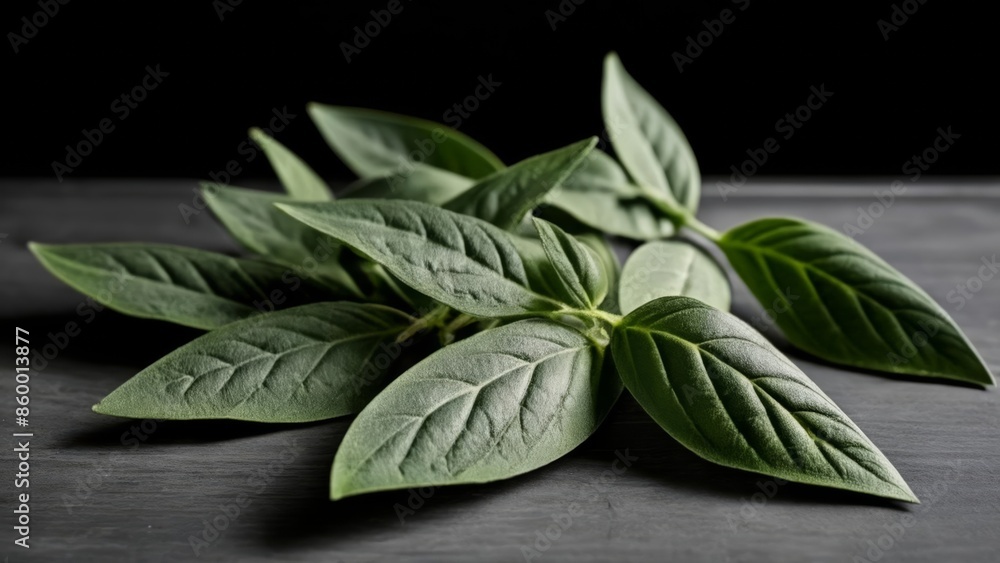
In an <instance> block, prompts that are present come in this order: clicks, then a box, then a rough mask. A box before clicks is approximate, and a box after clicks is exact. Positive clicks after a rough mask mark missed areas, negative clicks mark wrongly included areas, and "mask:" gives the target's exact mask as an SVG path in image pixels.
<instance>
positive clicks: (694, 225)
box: [684, 216, 722, 242]
mask: <svg viewBox="0 0 1000 563" xmlns="http://www.w3.org/2000/svg"><path fill="white" fill-rule="evenodd" d="M684 226H686V227H687V228H689V229H691V230H692V231H694V232H696V233H698V234H699V235H701V236H703V237H705V238H707V239H708V240H710V241H713V242H719V239H720V238H722V234H721V233H719V231H717V230H715V229H713V228H712V227H709V226H708V225H706V224H705V223H702V222H701V221H699V220H698V219H697V218H695V217H691V216H689V217H688V220H687V222H686V223H685V225H684Z"/></svg>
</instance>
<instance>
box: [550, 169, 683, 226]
mask: <svg viewBox="0 0 1000 563" xmlns="http://www.w3.org/2000/svg"><path fill="white" fill-rule="evenodd" d="M547 201H548V203H550V204H551V205H554V206H556V207H558V208H559V209H562V210H563V211H565V212H566V213H569V214H570V215H571V216H572V217H573V218H575V219H576V220H577V221H580V222H581V223H583V224H585V225H588V226H589V227H591V228H594V229H598V230H600V231H603V232H605V233H608V234H611V235H618V236H623V237H628V238H633V239H639V240H655V239H660V238H666V237H669V236H671V235H673V234H674V224H673V223H672V222H671V221H670V218H669V217H667V216H666V215H664V214H663V212H662V211H660V210H659V209H658V208H657V207H656V205H655V204H653V203H652V202H651V201H650V200H649V199H648V198H647V197H646V196H645V195H644V194H643V191H642V189H641V188H640V187H639V186H636V185H635V184H633V183H632V182H631V181H630V180H629V179H628V176H627V175H626V174H625V171H624V170H622V169H621V166H619V165H618V163H617V162H615V160H614V159H613V158H611V157H610V156H608V155H607V154H605V153H603V152H601V151H600V150H598V149H594V151H592V152H591V153H590V154H589V155H587V158H586V160H584V162H583V164H581V165H580V167H579V168H577V169H576V171H575V172H573V174H572V175H570V177H569V178H567V179H566V181H564V182H563V183H562V185H561V186H560V187H559V188H557V189H556V190H554V191H553V192H551V193H550V194H549V197H548V200H547Z"/></svg>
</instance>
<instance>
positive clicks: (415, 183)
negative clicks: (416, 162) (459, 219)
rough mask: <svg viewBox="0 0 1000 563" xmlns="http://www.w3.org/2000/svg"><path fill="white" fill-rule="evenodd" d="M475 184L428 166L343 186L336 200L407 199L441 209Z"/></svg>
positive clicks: (473, 181) (363, 179)
mask: <svg viewBox="0 0 1000 563" xmlns="http://www.w3.org/2000/svg"><path fill="white" fill-rule="evenodd" d="M475 183H476V181H475V180H473V179H472V178H466V177H465V176H459V175H458V174H455V173H453V172H448V171H447V170H442V169H440V168H434V167H432V166H422V165H421V166H417V167H416V168H414V169H413V171H411V172H409V173H405V174H397V175H394V176H383V177H379V178H361V179H360V180H357V181H355V182H353V183H351V185H349V186H347V189H346V190H345V191H344V193H343V194H341V195H340V197H344V198H361V199H411V200H414V201H422V202H424V203H432V204H434V205H443V204H444V203H445V202H447V201H450V200H452V199H454V198H456V197H458V195H459V194H461V193H462V192H464V191H465V190H467V189H469V188H471V187H472V186H473V185H474V184H475Z"/></svg>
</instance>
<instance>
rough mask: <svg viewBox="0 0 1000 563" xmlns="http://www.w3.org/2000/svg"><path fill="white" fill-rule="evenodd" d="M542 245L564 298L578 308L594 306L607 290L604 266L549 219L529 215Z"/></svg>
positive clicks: (581, 244)
mask: <svg viewBox="0 0 1000 563" xmlns="http://www.w3.org/2000/svg"><path fill="white" fill-rule="evenodd" d="M532 219H533V221H534V223H535V228H536V229H537V230H538V236H539V238H540V239H541V242H542V249H543V250H544V251H545V255H546V256H547V257H548V260H549V263H550V264H552V267H553V268H554V269H555V272H556V274H557V275H558V278H559V281H560V287H561V291H560V293H559V294H560V296H562V297H563V301H565V302H566V303H569V304H571V305H574V306H576V307H577V308H581V309H596V308H597V307H598V306H599V305H600V304H601V302H602V301H604V297H605V296H606V295H607V294H608V279H607V278H606V277H605V273H604V266H603V265H602V264H601V263H600V260H599V259H598V258H597V256H595V255H594V252H593V251H591V250H590V249H589V248H588V247H587V246H586V245H585V244H583V243H582V242H580V241H578V240H576V239H574V238H573V237H572V236H571V235H568V234H566V233H565V232H564V231H563V230H562V229H560V228H559V227H556V226H555V225H553V224H552V223H549V222H548V221H543V220H541V219H538V218H532Z"/></svg>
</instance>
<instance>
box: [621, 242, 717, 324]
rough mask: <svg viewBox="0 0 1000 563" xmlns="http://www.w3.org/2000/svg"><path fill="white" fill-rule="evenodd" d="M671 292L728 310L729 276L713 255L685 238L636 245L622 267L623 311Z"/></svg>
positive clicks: (631, 309) (628, 311)
mask: <svg viewBox="0 0 1000 563" xmlns="http://www.w3.org/2000/svg"><path fill="white" fill-rule="evenodd" d="M671 295H683V296H686V297H693V298H695V299H697V300H699V301H702V302H704V303H707V304H709V305H711V306H713V307H715V308H717V309H722V310H723V311H728V310H729V300H730V291H729V279H728V278H727V277H726V273H725V272H724V271H723V270H722V268H720V267H719V264H718V263H717V262H716V261H715V259H714V258H712V257H711V256H709V255H708V253H706V252H705V251H703V250H702V249H700V248H698V247H697V246H695V245H693V244H691V243H689V242H686V241H682V240H674V241H655V242H647V243H646V244H644V245H642V246H640V247H639V248H637V249H635V251H633V252H632V255H631V256H629V258H628V260H627V261H626V262H625V267H624V268H623V269H622V278H621V289H619V297H620V298H619V302H620V304H621V308H622V312H623V313H626V314H628V313H631V312H632V311H633V310H635V309H637V308H638V307H639V306H640V305H642V304H643V303H647V302H649V301H652V300H654V299H656V298H658V297H667V296H671Z"/></svg>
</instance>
